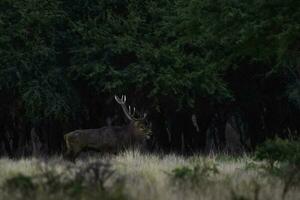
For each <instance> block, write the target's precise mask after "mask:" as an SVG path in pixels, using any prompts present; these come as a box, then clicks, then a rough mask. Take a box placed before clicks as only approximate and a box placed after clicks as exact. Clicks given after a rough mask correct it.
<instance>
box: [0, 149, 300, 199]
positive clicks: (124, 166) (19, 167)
mask: <svg viewBox="0 0 300 200" xmlns="http://www.w3.org/2000/svg"><path fill="white" fill-rule="evenodd" d="M289 180H290V179H288V178H283V177H281V176H278V175H277V174H276V173H275V172H272V173H271V172H270V170H267V164H266V163H264V162H257V161H255V160H253V159H252V158H251V156H249V155H243V156H238V157H233V156H228V155H213V154H211V155H205V156H204V155H194V156H190V157H182V156H178V155H173V154H171V155H163V154H141V153H139V152H135V151H126V152H123V153H120V154H118V155H106V156H102V157H101V156H97V155H96V156H95V155H93V156H87V157H85V158H84V159H83V158H79V159H77V160H76V162H75V163H72V162H68V161H65V160H63V158H62V157H61V156H56V157H52V158H48V159H43V158H24V159H18V160H12V159H8V158H1V159H0V200H2V199H3V200H4V199H5V200H7V199H31V200H33V199H55V200H58V199H104V200H105V199H115V200H119V199H129V200H131V199H133V200H141V199H145V200H168V199H170V200H171V199H172V200H189V199H191V200H193V199H208V200H210V199H211V200H216V199H224V200H227V199H228V200H259V199H261V200H268V199H270V200H277V199H278V200H282V199H285V200H297V199H299V200H300V185H297V184H291V183H290V182H289Z"/></svg>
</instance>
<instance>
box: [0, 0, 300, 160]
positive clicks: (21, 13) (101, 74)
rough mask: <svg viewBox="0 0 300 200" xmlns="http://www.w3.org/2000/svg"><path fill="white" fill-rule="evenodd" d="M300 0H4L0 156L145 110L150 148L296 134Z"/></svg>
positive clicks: (249, 144)
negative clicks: (229, 133) (121, 100)
mask: <svg viewBox="0 0 300 200" xmlns="http://www.w3.org/2000/svg"><path fill="white" fill-rule="evenodd" d="M299 58H300V1H298V0H285V1H282V0H272V1H271V0H254V1H247V0H239V1H237V0H218V1H210V0H199V1H195V0H160V1H142V0H72V1H71V0H1V1H0V99H1V104H0V155H9V156H22V155H30V154H34V153H36V152H42V153H43V154H52V153H59V152H61V151H62V150H63V134H64V133H66V132H68V131H71V130H74V129H77V128H95V127H101V126H104V125H106V124H107V122H106V121H107V119H108V118H111V119H112V123H113V124H122V123H125V122H124V121H123V119H124V118H123V116H122V115H121V111H120V108H119V106H118V105H117V104H116V103H115V102H114V99H113V95H114V94H127V96H128V100H129V101H130V103H131V104H133V105H135V106H136V107H137V108H138V109H139V110H144V111H146V112H148V116H149V119H148V120H149V121H150V122H151V123H152V129H153V135H152V137H151V140H150V141H149V147H150V149H153V150H166V151H170V150H171V151H181V152H183V153H185V152H195V151H199V150H204V149H207V148H208V146H209V147H210V146H211V145H208V144H207V141H209V140H210V141H213V142H212V143H213V144H214V146H215V147H216V148H218V149H221V150H222V149H224V148H225V146H226V137H225V130H226V127H227V124H231V125H232V127H234V129H235V131H236V132H237V133H238V134H239V135H240V140H241V143H242V144H243V146H244V147H245V148H246V149H252V148H254V147H255V146H256V145H257V144H259V143H261V142H262V141H264V140H265V139H266V138H273V137H274V136H279V137H283V138H287V137H290V136H297V135H299V133H300V124H299V122H300V68H299V67H300V60H299Z"/></svg>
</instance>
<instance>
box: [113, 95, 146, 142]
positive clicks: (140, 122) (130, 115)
mask: <svg viewBox="0 0 300 200" xmlns="http://www.w3.org/2000/svg"><path fill="white" fill-rule="evenodd" d="M115 100H116V101H117V103H118V104H120V105H121V107H122V110H123V112H124V114H125V116H126V117H127V119H128V120H129V121H130V123H131V125H132V128H134V134H136V135H140V136H143V137H146V138H149V137H150V134H151V128H150V127H147V126H146V121H145V120H146V117H147V113H144V114H139V113H137V111H136V109H135V107H133V108H131V107H130V106H128V107H127V106H126V95H122V96H121V98H119V97H118V96H116V95H115Z"/></svg>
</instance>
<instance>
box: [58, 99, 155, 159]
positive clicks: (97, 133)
mask: <svg viewBox="0 0 300 200" xmlns="http://www.w3.org/2000/svg"><path fill="white" fill-rule="evenodd" d="M115 100H116V101H117V102H118V103H119V104H120V105H121V107H122V109H123V112H124V114H125V116H126V117H127V118H128V119H129V120H130V123H129V124H128V125H125V126H110V125H109V126H105V127H102V128H99V129H84V130H75V131H72V132H70V133H67V134H66V135H65V136H64V139H65V142H66V147H67V152H66V154H65V157H66V158H69V159H71V160H74V159H75V158H76V157H77V156H78V154H79V153H80V152H81V151H82V150H84V149H94V150H97V151H100V152H111V153H116V152H119V151H120V150H123V149H126V148H128V147H132V146H136V145H143V144H144V142H145V140H146V139H147V138H148V137H149V135H150V133H151V129H150V128H147V127H146V126H145V123H144V122H145V118H146V116H147V115H146V114H144V115H143V116H142V117H136V116H137V113H136V110H135V108H133V109H131V107H130V106H129V107H128V108H127V107H126V105H125V103H126V96H124V95H122V97H121V98H119V97H117V96H115Z"/></svg>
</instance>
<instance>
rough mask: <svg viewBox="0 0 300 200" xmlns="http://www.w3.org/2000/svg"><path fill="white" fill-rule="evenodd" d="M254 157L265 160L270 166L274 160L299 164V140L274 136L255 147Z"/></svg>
mask: <svg viewBox="0 0 300 200" xmlns="http://www.w3.org/2000/svg"><path fill="white" fill-rule="evenodd" d="M255 157H256V159H258V160H267V161H268V162H269V163H270V164H271V166H273V164H274V162H276V161H279V162H288V163H289V164H292V165H298V166H299V165H300V142H299V141H298V140H287V139H280V138H276V139H275V140H267V141H266V142H265V143H264V144H263V145H261V146H260V147H258V148H257V149H256V155H255Z"/></svg>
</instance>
